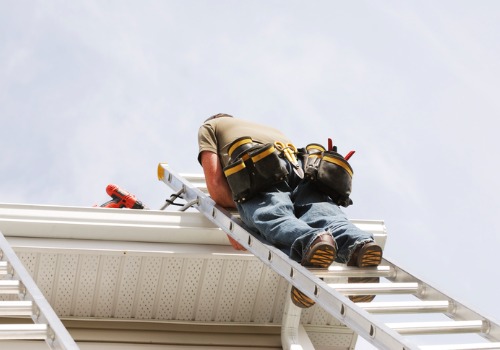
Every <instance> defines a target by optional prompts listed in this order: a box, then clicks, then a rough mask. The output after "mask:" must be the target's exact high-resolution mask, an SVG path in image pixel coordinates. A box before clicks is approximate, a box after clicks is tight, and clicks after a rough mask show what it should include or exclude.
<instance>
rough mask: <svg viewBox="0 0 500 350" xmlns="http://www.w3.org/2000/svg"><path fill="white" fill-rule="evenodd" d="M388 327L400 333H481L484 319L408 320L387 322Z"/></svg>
mask: <svg viewBox="0 0 500 350" xmlns="http://www.w3.org/2000/svg"><path fill="white" fill-rule="evenodd" d="M386 325H387V327H389V328H392V329H394V330H395V331H396V332H398V333H399V334H405V335H417V334H450V333H480V332H482V331H483V328H484V326H483V321H481V320H475V321H445V322H406V323H387V324H386Z"/></svg>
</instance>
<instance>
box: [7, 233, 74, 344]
mask: <svg viewBox="0 0 500 350" xmlns="http://www.w3.org/2000/svg"><path fill="white" fill-rule="evenodd" d="M0 275H1V276H2V277H1V278H2V279H0V296H3V297H4V298H3V299H17V300H1V301H0V316H7V317H31V319H32V320H33V321H34V323H12V324H1V325H0V340H44V341H45V342H46V344H47V345H48V347H49V348H50V349H78V346H77V345H76V343H75V341H74V340H73V338H71V336H70V334H69V332H68V331H67V330H66V328H65V327H64V325H63V324H62V322H61V320H60V319H59V317H58V316H57V315H56V313H55V312H54V310H53V309H52V307H51V306H50V304H49V303H48V301H47V300H46V299H45V297H44V296H43V294H42V292H41V291H40V289H39V288H38V287H37V285H36V284H35V282H34V281H33V279H32V278H31V276H30V275H29V273H28V271H27V270H26V269H25V268H24V266H23V264H22V263H21V261H20V260H19V258H18V257H17V255H16V253H15V252H14V250H13V249H12V247H11V246H10V244H9V242H8V241H7V240H6V239H5V237H4V235H3V234H2V233H1V232H0ZM0 345H1V343H0Z"/></svg>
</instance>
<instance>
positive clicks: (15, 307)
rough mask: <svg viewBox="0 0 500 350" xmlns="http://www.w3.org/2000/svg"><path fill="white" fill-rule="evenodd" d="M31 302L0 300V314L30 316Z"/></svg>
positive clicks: (31, 310) (31, 312)
mask: <svg viewBox="0 0 500 350" xmlns="http://www.w3.org/2000/svg"><path fill="white" fill-rule="evenodd" d="M31 315H33V303H32V302H31V301H10V300H8V301H0V316H31Z"/></svg>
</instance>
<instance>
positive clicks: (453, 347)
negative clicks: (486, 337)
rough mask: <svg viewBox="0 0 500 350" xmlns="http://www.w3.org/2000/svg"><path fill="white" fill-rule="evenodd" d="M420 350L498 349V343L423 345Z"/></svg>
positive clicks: (499, 346) (499, 344) (499, 347)
mask: <svg viewBox="0 0 500 350" xmlns="http://www.w3.org/2000/svg"><path fill="white" fill-rule="evenodd" d="M420 349H421V350H480V349H500V343H499V342H494V343H474V344H444V345H424V346H420Z"/></svg>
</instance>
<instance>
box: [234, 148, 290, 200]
mask: <svg viewBox="0 0 500 350" xmlns="http://www.w3.org/2000/svg"><path fill="white" fill-rule="evenodd" d="M224 174H225V175H226V178H227V182H228V183H229V187H230V188H231V192H232V193H233V199H234V201H236V202H245V201H246V200H248V199H250V198H252V197H253V196H254V195H255V194H257V193H259V192H262V191H264V190H265V189H266V188H268V187H269V186H271V185H273V184H275V183H277V182H279V181H282V180H283V179H284V178H285V176H286V175H287V174H288V171H287V170H286V168H285V166H284V165H283V163H282V162H281V161H280V159H279V157H278V154H277V152H276V150H275V149H274V145H273V144H272V143H268V144H265V145H256V146H253V147H251V148H249V149H247V150H245V151H244V152H242V153H241V154H240V155H239V157H238V158H237V159H235V160H234V161H233V162H231V163H230V164H228V165H227V166H226V167H225V168H224Z"/></svg>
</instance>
